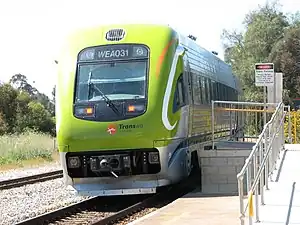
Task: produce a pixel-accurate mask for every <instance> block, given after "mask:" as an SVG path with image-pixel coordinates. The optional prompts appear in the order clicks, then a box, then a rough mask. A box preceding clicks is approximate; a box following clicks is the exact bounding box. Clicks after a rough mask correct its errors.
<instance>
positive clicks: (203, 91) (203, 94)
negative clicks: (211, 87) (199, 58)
mask: <svg viewBox="0 0 300 225" xmlns="http://www.w3.org/2000/svg"><path fill="white" fill-rule="evenodd" d="M201 90H202V93H201V95H202V104H207V98H206V91H207V89H206V85H205V78H204V77H201Z"/></svg>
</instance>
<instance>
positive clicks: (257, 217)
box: [253, 152, 259, 222]
mask: <svg viewBox="0 0 300 225" xmlns="http://www.w3.org/2000/svg"><path fill="white" fill-rule="evenodd" d="M256 153H257V152H256ZM256 153H255V154H254V163H253V166H254V168H253V171H254V172H253V177H254V178H255V177H256V176H257V171H258V163H257V154H256ZM255 217H256V222H259V205H258V185H256V186H255Z"/></svg>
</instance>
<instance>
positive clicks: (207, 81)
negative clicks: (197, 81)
mask: <svg viewBox="0 0 300 225" xmlns="http://www.w3.org/2000/svg"><path fill="white" fill-rule="evenodd" d="M205 81H206V82H205V85H206V98H207V103H208V104H210V103H211V90H210V79H209V78H205Z"/></svg>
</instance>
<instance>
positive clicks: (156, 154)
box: [56, 24, 241, 196]
mask: <svg viewBox="0 0 300 225" xmlns="http://www.w3.org/2000/svg"><path fill="white" fill-rule="evenodd" d="M57 63H58V65H57V66H58V73H57V85H56V132H57V146H58V150H59V154H60V160H61V165H62V168H63V179H64V183H65V184H66V185H70V186H72V187H73V189H75V190H76V192H77V193H78V194H79V195H87V196H104V195H110V196H111V195H130V194H133V195H135V194H151V193H156V192H157V190H158V189H159V188H161V187H166V186H168V185H172V184H176V183H178V182H180V181H182V180H183V179H185V178H187V177H188V176H190V174H191V173H192V171H193V169H194V168H196V167H197V166H198V155H197V148H196V147H195V146H196V145H197V144H199V143H204V142H209V141H211V138H212V132H211V104H212V103H211V101H212V100H223V101H237V100H238V98H239V94H240V93H241V90H240V86H239V82H238V78H237V76H236V75H234V74H233V72H232V69H231V66H230V65H228V64H226V63H225V62H224V61H222V60H221V59H220V58H219V57H217V56H216V53H214V52H210V51H208V50H206V49H204V48H203V47H201V46H199V45H198V44H197V43H196V42H195V40H194V38H191V37H190V36H185V35H183V34H181V33H180V32H178V31H177V30H175V29H174V28H172V27H171V26H169V25H161V24H160V25H157V24H114V25H103V26H96V27H89V28H84V29H80V30H77V31H76V32H73V33H72V34H70V35H69V36H68V37H67V38H66V40H65V42H64V45H63V47H62V48H61V51H60V55H59V57H58V59H57ZM218 121H221V122H220V123H222V120H218ZM221 125H222V124H216V126H215V127H216V130H215V132H216V133H217V132H222V129H224V127H223V126H221ZM226 132H228V130H226ZM230 132H231V131H230Z"/></svg>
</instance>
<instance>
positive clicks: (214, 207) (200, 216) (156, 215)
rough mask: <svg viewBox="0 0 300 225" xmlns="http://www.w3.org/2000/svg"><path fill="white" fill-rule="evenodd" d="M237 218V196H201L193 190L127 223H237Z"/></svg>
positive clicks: (220, 224) (142, 224)
mask: <svg viewBox="0 0 300 225" xmlns="http://www.w3.org/2000/svg"><path fill="white" fill-rule="evenodd" d="M238 218H239V200H238V196H230V197H227V196H225V197H203V194H202V193H200V192H197V191H195V192H191V193H189V194H187V195H185V196H183V197H181V198H179V199H177V200H175V201H174V202H172V203H171V204H169V205H167V206H165V207H163V208H161V209H158V210H156V211H154V212H152V213H150V214H148V215H146V216H145V217H142V218H141V219H139V220H136V221H134V222H131V223H129V224H130V225H161V224H163V225H177V224H178V225H179V224H180V225H185V224H188V225H196V224H197V225H199V224H203V225H225V224H226V225H227V224H232V225H238V224H239V219H238ZM129 224H128V225H129Z"/></svg>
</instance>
